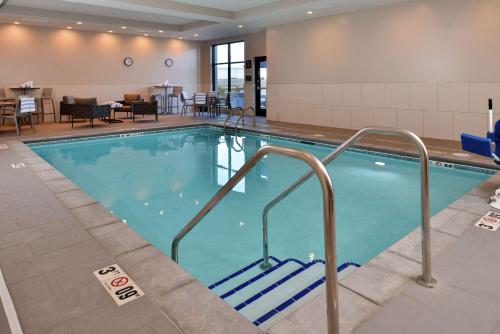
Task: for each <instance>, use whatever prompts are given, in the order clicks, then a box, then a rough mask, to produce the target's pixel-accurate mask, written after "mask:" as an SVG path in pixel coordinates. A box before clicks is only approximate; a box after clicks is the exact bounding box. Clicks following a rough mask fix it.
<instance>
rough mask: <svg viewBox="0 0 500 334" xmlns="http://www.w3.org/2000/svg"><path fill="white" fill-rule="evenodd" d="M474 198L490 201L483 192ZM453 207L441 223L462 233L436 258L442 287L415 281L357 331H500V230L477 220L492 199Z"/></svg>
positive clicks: (498, 180) (452, 333) (387, 333)
mask: <svg viewBox="0 0 500 334" xmlns="http://www.w3.org/2000/svg"><path fill="white" fill-rule="evenodd" d="M491 181H492V182H494V184H495V186H492V187H491V188H494V187H496V186H500V177H498V176H496V177H495V178H494V179H493V180H491ZM492 184H493V183H492ZM473 197H477V198H473ZM469 199H470V200H476V201H477V202H478V203H486V202H487V197H484V196H483V194H481V195H479V196H478V195H470V196H469ZM459 206H461V203H455V207H459ZM447 210H448V211H446V212H442V213H441V214H439V215H438V216H437V217H436V219H437V220H438V221H439V224H440V225H445V224H447V225H448V226H453V225H455V226H456V227H455V228H456V232H455V233H454V234H455V235H456V236H457V235H460V236H461V237H460V238H459V239H458V240H457V241H456V242H455V243H454V244H453V245H452V246H451V247H449V248H448V249H446V250H445V251H444V252H443V253H442V254H441V255H439V256H438V257H436V258H435V259H434V265H433V268H434V275H435V276H436V278H437V279H438V280H439V284H438V285H437V287H435V288H433V289H423V288H422V287H420V286H418V285H417V284H415V283H413V282H412V283H410V284H409V285H408V286H407V287H406V288H405V289H404V290H403V291H402V292H401V294H400V295H399V296H397V297H395V298H393V299H391V300H390V301H388V302H387V303H386V304H384V305H383V307H382V308H381V309H380V310H379V311H378V312H377V313H376V314H375V315H374V317H373V318H372V319H370V320H369V321H366V322H365V323H364V324H362V325H361V326H360V327H359V328H358V329H357V330H356V331H355V333H356V334H361V333H363V334H365V333H384V334H391V333H408V334H409V333H443V334H447V333H450V334H460V333H464V334H470V333H474V334H482V333H500V288H499V285H498V277H500V232H489V231H485V230H482V229H480V228H477V227H474V226H473V224H474V223H475V222H476V221H477V220H478V219H479V218H480V217H481V216H482V215H483V214H484V213H485V212H486V211H488V210H489V208H488V205H485V204H483V205H482V209H481V206H480V205H478V206H475V207H472V206H468V207H465V208H463V209H460V211H458V210H453V209H447Z"/></svg>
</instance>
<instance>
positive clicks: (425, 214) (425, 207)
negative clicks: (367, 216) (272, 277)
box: [261, 127, 437, 287]
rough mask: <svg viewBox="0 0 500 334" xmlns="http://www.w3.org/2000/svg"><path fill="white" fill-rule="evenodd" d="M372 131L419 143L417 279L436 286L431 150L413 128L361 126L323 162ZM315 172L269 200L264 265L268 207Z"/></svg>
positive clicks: (265, 251) (266, 262)
mask: <svg viewBox="0 0 500 334" xmlns="http://www.w3.org/2000/svg"><path fill="white" fill-rule="evenodd" d="M369 134H379V135H391V136H399V137H404V138H407V139H409V140H410V141H411V142H413V143H414V144H415V146H416V147H417V150H418V153H419V155H420V179H421V182H420V192H421V219H422V222H421V225H422V228H421V230H422V231H421V235H422V275H421V276H419V277H418V278H417V283H418V284H420V285H422V286H425V287H433V286H435V285H436V283H437V281H436V280H435V279H434V278H433V277H432V271H431V220H430V213H429V153H428V152H427V148H426V147H425V144H424V143H423V142H422V140H421V139H420V138H419V137H418V136H417V135H416V134H414V133H413V132H411V131H408V130H402V129H396V128H384V127H367V128H364V129H361V130H359V131H358V132H357V133H356V134H355V135H354V136H352V137H351V138H349V139H348V140H347V141H345V142H344V143H343V144H342V145H340V146H339V147H338V148H337V149H336V150H335V151H333V152H331V153H330V154H328V155H327V156H326V157H325V158H323V160H322V163H323V164H324V165H325V166H326V165H327V164H328V163H330V162H331V161H332V160H335V159H336V158H337V157H338V156H340V155H341V154H342V153H343V152H344V151H345V150H347V149H348V148H349V147H351V146H353V145H354V144H355V143H356V142H358V141H359V140H360V139H362V138H363V137H365V136H366V135H369ZM312 174H313V172H312V171H310V172H308V173H306V174H304V175H303V176H302V177H301V178H299V179H298V180H297V181H295V182H294V183H292V184H291V185H290V186H289V187H288V188H287V189H285V191H283V192H282V193H281V194H279V195H278V196H277V197H275V198H274V199H273V200H272V201H271V202H269V203H268V204H267V205H266V207H265V208H264V211H263V212H262V234H263V235H262V238H263V258H264V261H263V262H262V264H261V267H262V269H268V268H269V267H271V264H270V263H269V234H268V225H269V224H268V216H269V211H270V210H271V209H272V208H273V207H274V206H275V205H276V204H278V203H279V202H281V201H282V200H283V199H284V198H286V197H287V196H288V195H289V194H290V193H291V192H293V191H294V190H295V189H297V188H298V187H299V186H300V185H302V184H303V183H304V182H306V181H307V180H308V179H309V178H310V177H311V176H312Z"/></svg>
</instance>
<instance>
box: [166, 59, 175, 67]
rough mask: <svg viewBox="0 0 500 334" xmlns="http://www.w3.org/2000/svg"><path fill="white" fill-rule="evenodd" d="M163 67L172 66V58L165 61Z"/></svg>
mask: <svg viewBox="0 0 500 334" xmlns="http://www.w3.org/2000/svg"><path fill="white" fill-rule="evenodd" d="M165 66H167V67H172V66H174V60H173V59H172V58H167V59H165Z"/></svg>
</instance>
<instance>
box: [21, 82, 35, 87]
mask: <svg viewBox="0 0 500 334" xmlns="http://www.w3.org/2000/svg"><path fill="white" fill-rule="evenodd" d="M34 85H35V84H34V83H33V81H26V82H25V83H22V84H20V85H19V87H21V88H33V87H34Z"/></svg>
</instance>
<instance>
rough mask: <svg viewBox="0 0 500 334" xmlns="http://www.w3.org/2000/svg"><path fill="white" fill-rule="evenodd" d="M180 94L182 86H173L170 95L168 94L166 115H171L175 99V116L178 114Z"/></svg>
mask: <svg viewBox="0 0 500 334" xmlns="http://www.w3.org/2000/svg"><path fill="white" fill-rule="evenodd" d="M181 94H182V86H174V87H173V89H172V94H168V103H167V105H168V113H169V114H172V113H173V110H172V109H173V106H172V104H173V102H174V98H175V102H176V103H175V109H176V110H177V112H176V114H178V113H179V97H180V96H181Z"/></svg>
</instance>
